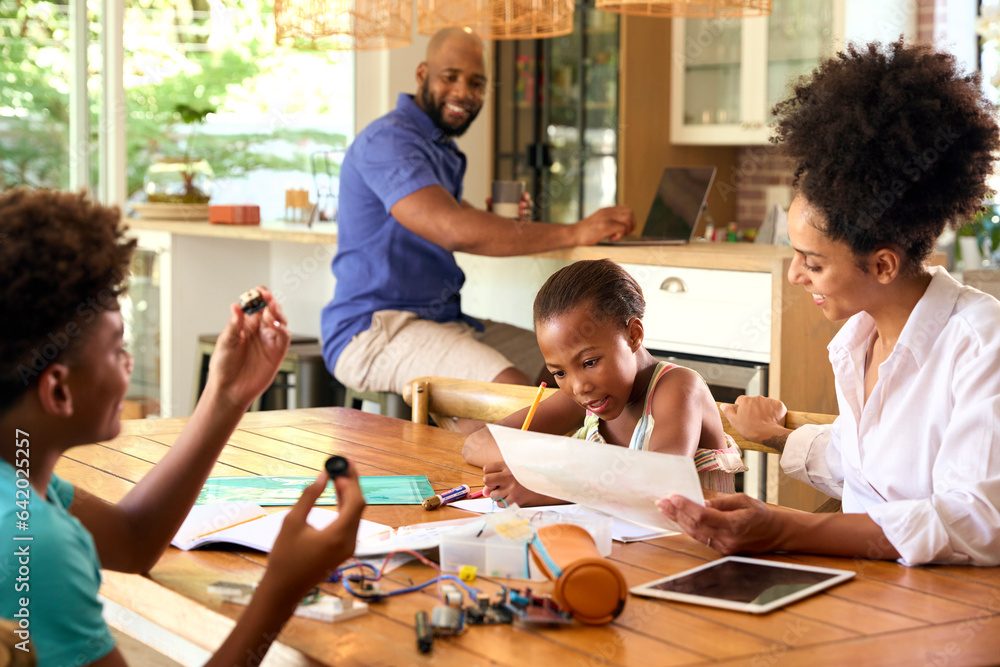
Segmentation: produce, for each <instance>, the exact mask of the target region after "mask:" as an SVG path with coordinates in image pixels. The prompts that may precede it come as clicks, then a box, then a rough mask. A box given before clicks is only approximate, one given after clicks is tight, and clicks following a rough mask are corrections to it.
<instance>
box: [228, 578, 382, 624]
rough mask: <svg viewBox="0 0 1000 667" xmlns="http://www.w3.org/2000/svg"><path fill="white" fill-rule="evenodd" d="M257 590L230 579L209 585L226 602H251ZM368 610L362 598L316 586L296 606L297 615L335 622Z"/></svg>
mask: <svg viewBox="0 0 1000 667" xmlns="http://www.w3.org/2000/svg"><path fill="white" fill-rule="evenodd" d="M256 590H257V585H256V584H239V583H234V582H230V581H217V582H215V583H214V584H209V586H208V592H209V593H212V594H213V595H218V596H220V597H221V598H222V599H223V600H225V601H226V602H232V603H233V604H249V603H250V599H251V598H253V594H254V591H256ZM367 611H368V605H367V604H365V603H364V602H361V601H360V600H352V599H351V598H340V597H337V596H335V595H326V594H324V593H321V592H320V591H319V588H314V589H313V590H312V591H310V592H309V594H308V595H306V597H304V598H303V599H302V602H301V603H299V606H297V607H296V608H295V615H296V616H303V617H305V618H313V619H316V620H317V621H328V622H330V623H333V622H336V621H345V620H347V619H349V618H354V617H355V616H360V615H362V614H364V613H366V612H367Z"/></svg>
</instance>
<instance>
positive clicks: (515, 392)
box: [403, 376, 559, 425]
mask: <svg viewBox="0 0 1000 667" xmlns="http://www.w3.org/2000/svg"><path fill="white" fill-rule="evenodd" d="M557 391H559V390H558V389H556V388H550V389H544V390H543V392H544V393H543V395H542V400H544V399H546V398H548V397H549V396H551V395H552V394H554V393H556V392H557ZM537 393H538V387H529V386H525V385H515V384H496V383H494V382H477V381H474V380H455V379H453V378H444V377H431V376H425V377H418V378H414V379H412V380H410V381H409V382H407V383H406V389H405V391H404V392H403V400H405V401H406V403H407V404H408V405H409V406H410V408H411V409H412V411H413V423H414V424H426V423H427V417H428V416H431V417H433V419H434V421H435V422H436V423H437V424H439V425H440V424H446V423H447V422H448V420H449V419H450V418H451V417H457V418H459V419H478V420H480V421H485V422H497V421H500V420H501V419H503V418H504V417H506V416H507V415H509V414H511V413H514V412H517V411H518V410H520V409H521V408H526V407H528V406H529V405H531V402H532V401H534V400H535V394H537Z"/></svg>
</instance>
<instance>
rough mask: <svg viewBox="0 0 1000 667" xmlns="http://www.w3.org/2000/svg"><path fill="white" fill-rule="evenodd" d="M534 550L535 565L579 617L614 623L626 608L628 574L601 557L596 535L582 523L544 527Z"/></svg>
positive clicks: (584, 620)
mask: <svg viewBox="0 0 1000 667" xmlns="http://www.w3.org/2000/svg"><path fill="white" fill-rule="evenodd" d="M530 550H531V555H532V556H533V557H534V560H535V564H536V565H538V567H539V569H540V570H541V571H542V572H544V573H545V576H546V577H548V578H549V579H551V580H552V581H554V582H555V584H556V587H555V591H554V593H553V597H554V598H555V599H556V601H557V602H558V603H559V604H561V605H562V606H563V607H565V608H566V609H567V610H569V612H570V613H571V614H573V618H575V619H576V620H578V621H580V622H581V623H587V624H589V625H601V624H603V623H610V622H611V621H612V620H614V618H615V617H616V616H618V614H620V613H621V612H622V609H624V608H625V598H626V597H627V596H628V585H627V584H626V583H625V577H623V576H622V573H621V572H620V571H619V570H618V568H617V567H615V565H614V563H612V562H611V561H610V560H608V559H606V558H602V557H601V554H600V553H599V552H598V551H597V546H596V545H595V544H594V538H592V537H591V536H590V533H588V532H587V531H586V530H585V529H584V528H582V527H581V526H576V525H573V524H568V523H556V524H550V525H548V526H542V527H540V528H538V530H537V531H536V537H535V540H534V541H533V542H532V543H531V546H530Z"/></svg>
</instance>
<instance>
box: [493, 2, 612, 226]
mask: <svg viewBox="0 0 1000 667" xmlns="http://www.w3.org/2000/svg"><path fill="white" fill-rule="evenodd" d="M575 21H576V29H575V30H574V31H573V33H572V34H570V35H565V36H563V37H554V38H551V39H544V40H535V41H531V42H521V41H511V42H503V41H502V42H498V43H497V46H496V58H495V62H496V72H495V77H496V79H495V80H496V87H495V90H496V97H495V101H494V103H495V113H496V115H495V117H496V127H495V136H496V139H495V141H496V145H495V150H494V156H495V157H494V160H495V163H494V178H497V179H505V180H508V179H509V180H521V181H523V182H524V183H525V185H526V186H527V189H528V191H529V192H531V194H532V197H533V199H534V201H535V207H536V210H535V219H536V220H543V221H546V222H559V223H573V222H576V221H578V220H580V219H581V218H583V217H585V216H587V215H590V214H591V213H593V212H594V211H596V210H597V209H599V208H601V207H604V206H611V205H614V204H615V203H616V202H617V198H618V167H617V164H618V16H617V15H615V14H610V13H607V12H601V11H598V10H596V9H595V8H594V7H593V0H588V1H587V2H581V3H578V4H577V6H576V15H575Z"/></svg>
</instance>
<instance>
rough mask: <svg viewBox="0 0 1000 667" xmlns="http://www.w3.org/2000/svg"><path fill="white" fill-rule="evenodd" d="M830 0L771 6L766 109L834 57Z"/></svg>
mask: <svg viewBox="0 0 1000 667" xmlns="http://www.w3.org/2000/svg"><path fill="white" fill-rule="evenodd" d="M833 9H834V8H833V0H809V1H808V2H807V1H806V0H785V1H784V2H776V3H774V11H773V13H772V14H771V16H770V17H769V18H768V22H767V100H766V104H767V108H766V109H765V110H764V117H765V118H770V117H771V109H773V108H774V105H775V104H777V103H778V102H780V101H781V100H783V99H785V98H787V97H788V96H789V95H790V94H791V92H792V91H791V87H792V85H793V84H794V83H795V81H796V80H797V79H798V78H799V77H800V76H802V75H804V74H809V73H810V72H812V71H813V69H815V68H816V67H817V66H818V65H819V63H820V61H821V60H823V59H825V58H828V57H829V56H831V55H833V46H834V42H833Z"/></svg>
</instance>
